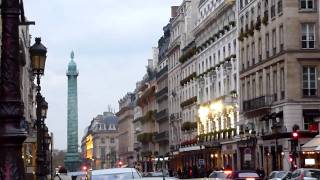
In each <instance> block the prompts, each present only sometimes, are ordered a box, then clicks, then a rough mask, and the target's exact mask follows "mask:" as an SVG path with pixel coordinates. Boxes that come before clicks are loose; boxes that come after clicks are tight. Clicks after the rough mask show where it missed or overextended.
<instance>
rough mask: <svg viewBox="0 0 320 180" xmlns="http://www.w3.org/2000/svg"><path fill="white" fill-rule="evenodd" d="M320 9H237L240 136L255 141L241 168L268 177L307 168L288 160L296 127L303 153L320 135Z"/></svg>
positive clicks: (249, 5)
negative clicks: (257, 169)
mask: <svg viewBox="0 0 320 180" xmlns="http://www.w3.org/2000/svg"><path fill="white" fill-rule="evenodd" d="M318 3H319V2H318V1H316V0H297V1H285V0H269V1H268V0H251V1H248V0H240V1H239V3H238V5H237V9H238V19H237V22H238V39H239V57H240V64H239V65H240V109H241V117H240V131H244V132H246V133H250V134H251V136H252V135H253V137H254V138H249V139H246V140H244V141H243V144H242V145H244V147H243V148H240V150H239V154H241V157H240V161H241V166H240V167H241V168H255V167H263V168H264V170H265V172H267V173H268V172H271V171H272V170H276V169H284V170H290V169H293V168H294V167H295V166H298V167H299V166H302V167H304V166H305V162H304V161H303V155H302V152H301V153H300V154H296V155H295V156H294V157H293V162H291V163H290V162H289V161H288V159H289V158H290V157H291V156H292V152H293V148H294V147H293V146H292V144H291V140H292V139H291V132H292V131H293V127H295V128H297V127H298V129H299V133H300V138H299V142H298V147H297V148H299V149H300V148H301V146H302V145H303V144H305V143H306V142H307V141H308V140H310V139H311V138H312V137H313V136H315V134H316V132H317V131H318V126H317V123H316V122H315V119H316V118H318V117H319V115H320V113H319V110H318V109H319V105H320V101H319V98H318V94H319V88H318V87H319V86H318V75H317V73H318V70H319V61H318V60H317V59H318V57H319V43H318V42H317V40H318V39H319V13H318V12H319V11H318V10H319V7H317V5H318ZM248 146H249V148H248ZM301 151H303V149H301ZM246 153H247V154H248V155H249V156H250V157H252V159H248V158H246V157H245V156H247V157H248V155H246ZM249 160H250V162H249Z"/></svg>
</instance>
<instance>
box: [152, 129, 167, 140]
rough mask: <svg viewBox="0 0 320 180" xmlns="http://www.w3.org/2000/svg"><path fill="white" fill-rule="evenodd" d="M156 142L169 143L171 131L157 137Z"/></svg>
mask: <svg viewBox="0 0 320 180" xmlns="http://www.w3.org/2000/svg"><path fill="white" fill-rule="evenodd" d="M155 140H156V142H163V141H169V131H163V132H161V133H158V134H156V135H155Z"/></svg>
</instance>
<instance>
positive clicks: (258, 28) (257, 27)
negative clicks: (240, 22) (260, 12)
mask: <svg viewBox="0 0 320 180" xmlns="http://www.w3.org/2000/svg"><path fill="white" fill-rule="evenodd" d="M255 29H256V30H257V31H260V29H261V17H260V16H258V17H257V22H256V24H255Z"/></svg>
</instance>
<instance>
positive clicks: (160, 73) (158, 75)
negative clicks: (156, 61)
mask: <svg viewBox="0 0 320 180" xmlns="http://www.w3.org/2000/svg"><path fill="white" fill-rule="evenodd" d="M166 72H168V65H167V66H165V67H164V68H162V69H161V70H160V71H159V72H158V73H157V74H156V78H157V79H158V78H160V77H161V76H162V75H163V74H164V73H166Z"/></svg>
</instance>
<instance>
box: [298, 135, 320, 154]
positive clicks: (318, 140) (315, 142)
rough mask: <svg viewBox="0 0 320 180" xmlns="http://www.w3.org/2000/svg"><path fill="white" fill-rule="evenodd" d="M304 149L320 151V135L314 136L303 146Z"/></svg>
mask: <svg viewBox="0 0 320 180" xmlns="http://www.w3.org/2000/svg"><path fill="white" fill-rule="evenodd" d="M301 150H302V151H320V135H317V136H316V137H314V138H312V139H311V140H310V141H308V142H307V143H305V144H304V145H303V146H301Z"/></svg>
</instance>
